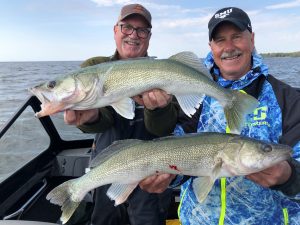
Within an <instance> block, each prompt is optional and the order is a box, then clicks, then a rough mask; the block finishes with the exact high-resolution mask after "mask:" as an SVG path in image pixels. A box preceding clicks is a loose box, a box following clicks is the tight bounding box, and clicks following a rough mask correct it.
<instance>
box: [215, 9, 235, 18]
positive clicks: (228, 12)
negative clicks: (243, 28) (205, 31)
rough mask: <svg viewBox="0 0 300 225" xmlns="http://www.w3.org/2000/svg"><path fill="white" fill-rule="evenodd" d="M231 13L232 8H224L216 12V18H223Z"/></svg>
mask: <svg viewBox="0 0 300 225" xmlns="http://www.w3.org/2000/svg"><path fill="white" fill-rule="evenodd" d="M230 13H232V8H230V9H227V10H225V11H224V12H220V13H216V14H215V18H216V19H224V18H225V17H226V16H229V15H230Z"/></svg>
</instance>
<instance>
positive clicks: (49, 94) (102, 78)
mask: <svg viewBox="0 0 300 225" xmlns="http://www.w3.org/2000/svg"><path fill="white" fill-rule="evenodd" d="M200 64H201V61H200V59H199V58H198V57H197V56H196V55H195V54H194V53H192V52H181V53H178V54H176V55H173V56H171V57H170V58H169V59H153V58H141V59H131V60H120V61H112V62H107V63H101V64H99V65H95V66H90V67H87V68H83V69H80V70H78V71H76V72H74V73H71V74H69V75H67V76H65V77H62V78H60V79H57V80H54V81H50V82H46V83H44V84H41V85H39V86H36V87H33V88H31V89H30V91H31V92H32V93H33V94H34V95H36V96H37V97H38V98H39V100H40V101H41V102H42V105H41V107H42V110H41V111H40V112H38V113H37V116H38V117H42V116H46V115H51V114H54V113H56V112H59V111H62V110H65V109H73V110H85V109H92V108H100V107H104V106H109V105H110V106H112V107H113V108H114V109H115V110H116V112H117V113H119V114H120V115H122V116H123V117H125V118H128V119H132V118H133V117H134V108H135V107H134V102H133V100H132V99H131V98H130V97H133V96H135V95H138V94H140V93H143V92H145V91H148V90H151V89H155V88H158V89H162V90H164V91H166V92H167V93H169V94H172V95H174V96H175V97H176V99H177V101H178V103H179V105H180V107H181V108H182V110H183V111H184V112H185V114H186V115H188V116H191V115H193V114H194V113H195V112H196V108H198V107H199V106H200V104H201V102H202V100H203V97H204V95H208V96H211V97H213V98H215V99H217V100H218V102H219V103H220V104H221V105H222V107H223V108H224V112H225V117H226V120H227V125H228V127H229V128H230V129H231V131H232V132H234V133H239V131H240V130H241V127H242V125H243V123H244V119H245V115H246V114H248V113H250V112H252V111H253V110H254V109H255V107H256V106H257V104H258V102H257V100H256V99H255V98H253V97H252V96H250V95H247V94H243V93H241V92H239V91H233V90H229V89H224V88H222V87H220V86H218V85H217V84H216V83H215V82H214V81H212V79H210V78H209V77H208V76H207V75H205V74H204V73H203V72H201V67H200Z"/></svg>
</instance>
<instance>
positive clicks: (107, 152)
mask: <svg viewBox="0 0 300 225" xmlns="http://www.w3.org/2000/svg"><path fill="white" fill-rule="evenodd" d="M141 142H143V141H142V140H138V139H126V140H120V141H114V142H113V143H112V144H111V145H109V146H108V147H106V148H105V149H103V150H102V151H101V152H100V153H99V154H98V155H97V156H96V157H95V158H94V159H93V160H92V161H91V163H90V167H91V168H93V167H96V166H98V165H100V164H102V163H103V162H105V161H107V160H108V159H109V158H111V157H112V156H114V155H116V154H118V153H119V152H121V151H123V150H124V149H126V148H129V147H130V146H135V145H137V144H139V143H141Z"/></svg>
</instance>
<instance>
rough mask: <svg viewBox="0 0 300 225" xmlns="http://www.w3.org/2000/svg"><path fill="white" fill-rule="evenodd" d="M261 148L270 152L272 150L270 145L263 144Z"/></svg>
mask: <svg viewBox="0 0 300 225" xmlns="http://www.w3.org/2000/svg"><path fill="white" fill-rule="evenodd" d="M262 150H263V151H264V152H271V151H272V146H271V145H263V146H262Z"/></svg>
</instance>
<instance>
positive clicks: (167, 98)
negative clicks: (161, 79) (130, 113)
mask: <svg viewBox="0 0 300 225" xmlns="http://www.w3.org/2000/svg"><path fill="white" fill-rule="evenodd" d="M133 100H134V101H135V102H137V103H138V104H139V105H143V106H145V107H146V108H147V109H150V110H153V109H156V108H163V107H165V106H167V105H168V104H169V103H170V102H171V100H172V95H169V94H167V93H166V92H165V91H163V90H160V89H153V90H150V91H146V92H144V93H143V94H142V95H138V96H134V97H133Z"/></svg>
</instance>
